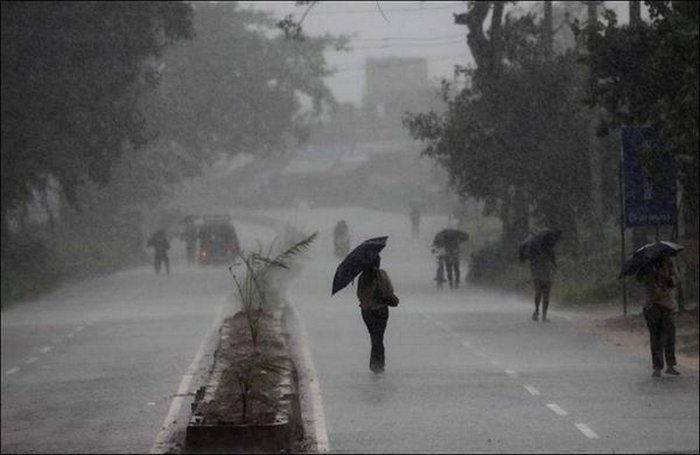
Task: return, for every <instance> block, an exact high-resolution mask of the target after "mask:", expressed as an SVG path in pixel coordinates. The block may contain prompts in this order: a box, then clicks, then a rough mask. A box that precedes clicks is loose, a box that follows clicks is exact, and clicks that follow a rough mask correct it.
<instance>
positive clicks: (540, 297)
mask: <svg viewBox="0 0 700 455" xmlns="http://www.w3.org/2000/svg"><path fill="white" fill-rule="evenodd" d="M533 282H534V284H535V313H537V312H539V311H540V301H541V302H542V316H547V308H549V293H550V292H551V290H552V282H551V281H549V280H541V279H538V278H535V279H534V280H533Z"/></svg>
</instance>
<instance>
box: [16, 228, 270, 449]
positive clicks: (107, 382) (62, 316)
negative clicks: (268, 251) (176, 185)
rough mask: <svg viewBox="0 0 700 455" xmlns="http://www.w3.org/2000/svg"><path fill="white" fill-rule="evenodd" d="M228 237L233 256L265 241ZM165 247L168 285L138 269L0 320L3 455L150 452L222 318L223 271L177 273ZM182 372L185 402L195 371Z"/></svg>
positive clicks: (265, 232) (256, 235)
mask: <svg viewBox="0 0 700 455" xmlns="http://www.w3.org/2000/svg"><path fill="white" fill-rule="evenodd" d="M236 227H237V228H238V231H239V232H238V233H239V237H240V240H241V244H242V245H243V247H244V248H245V247H249V248H255V247H256V244H255V241H256V239H260V240H262V241H265V242H268V241H269V240H270V239H271V238H272V237H273V236H274V231H272V230H270V229H267V228H261V227H260V226H257V225H250V224H246V223H236ZM171 244H172V249H171V255H170V256H171V262H172V264H171V273H170V275H167V276H166V275H156V274H155V273H154V271H153V268H152V267H142V268H138V269H134V270H129V271H125V272H120V273H117V274H114V275H111V276H106V277H102V278H97V279H91V280H87V281H84V282H81V283H74V284H69V285H66V286H64V287H63V288H61V289H59V290H58V291H56V292H54V293H52V294H50V295H48V296H46V297H45V298H43V299H40V300H37V301H33V302H25V303H22V304H20V305H14V306H12V307H11V308H9V309H7V310H3V312H2V453H148V452H149V451H150V450H151V448H152V447H153V446H154V443H155V440H156V437H157V435H159V434H160V432H161V430H162V427H163V425H164V422H165V419H166V416H167V415H168V413H169V410H170V409H171V404H172V403H173V400H174V398H175V397H176V395H177V394H178V392H179V391H178V389H179V388H180V385H181V384H182V383H183V376H184V375H185V374H187V373H188V369H190V368H191V367H192V366H193V365H194V363H193V360H194V358H195V357H196V355H197V353H198V352H200V350H202V348H203V346H202V344H203V343H204V342H205V338H206V337H207V334H208V333H209V332H210V331H211V329H212V324H213V322H214V321H215V320H216V318H217V315H226V314H228V313H231V309H232V307H231V305H230V303H228V302H230V301H229V300H228V297H229V296H230V295H231V293H232V292H233V286H232V285H233V282H232V280H231V276H230V275H229V274H228V271H227V270H226V269H225V267H215V266H211V267H200V266H197V265H194V266H188V264H187V263H186V261H185V260H184V246H183V245H182V244H181V242H179V241H177V240H175V241H172V242H171ZM207 352H208V354H210V352H209V351H207ZM207 362H211V356H210V355H209V356H208V357H207V355H205V356H204V357H203V358H202V361H201V364H202V365H206V363H207ZM192 373H194V377H193V379H192V381H191V384H192V387H191V388H190V389H189V390H188V391H186V392H185V393H189V392H192V391H194V390H195V389H196V387H195V384H196V382H197V378H198V377H201V375H202V374H203V371H196V372H192ZM197 375H199V376H197ZM182 407H183V409H182V411H183V412H182V413H180V415H179V416H178V418H179V419H180V422H178V423H179V425H180V426H181V425H186V420H183V419H186V417H187V414H186V411H188V409H186V408H187V404H186V403H185V404H183V406H182ZM175 430H176V429H173V431H175Z"/></svg>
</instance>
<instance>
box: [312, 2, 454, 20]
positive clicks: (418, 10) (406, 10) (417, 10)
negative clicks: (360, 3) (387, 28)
mask: <svg viewBox="0 0 700 455" xmlns="http://www.w3.org/2000/svg"><path fill="white" fill-rule="evenodd" d="M459 7H462V8H464V7H465V6H464V4H463V3H461V2H455V4H454V5H451V6H436V7H430V8H427V7H426V8H391V9H385V8H382V11H384V12H385V13H424V12H426V11H439V10H446V9H455V8H459ZM334 14H381V13H380V11H379V9H378V8H374V9H367V10H347V11H320V12H319V11H314V10H313V9H312V10H311V11H310V12H309V17H311V16H312V15H313V16H331V15H334Z"/></svg>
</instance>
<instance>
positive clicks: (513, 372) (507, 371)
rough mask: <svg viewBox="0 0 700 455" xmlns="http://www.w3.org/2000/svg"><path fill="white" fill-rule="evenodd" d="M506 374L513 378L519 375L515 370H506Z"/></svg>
mask: <svg viewBox="0 0 700 455" xmlns="http://www.w3.org/2000/svg"><path fill="white" fill-rule="evenodd" d="M505 372H506V374H507V375H508V376H510V377H511V378H517V377H518V372H517V371H515V370H505Z"/></svg>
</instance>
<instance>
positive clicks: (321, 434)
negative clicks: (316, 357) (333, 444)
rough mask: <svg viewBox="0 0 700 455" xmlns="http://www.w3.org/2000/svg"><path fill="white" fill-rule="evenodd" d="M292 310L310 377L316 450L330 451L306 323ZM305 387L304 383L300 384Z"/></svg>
mask: <svg viewBox="0 0 700 455" xmlns="http://www.w3.org/2000/svg"><path fill="white" fill-rule="evenodd" d="M291 308H292V311H293V312H294V313H295V315H296V320H297V322H298V324H299V335H300V336H299V338H300V348H301V356H302V359H301V360H302V363H303V369H304V371H306V375H307V377H308V378H309V384H308V388H309V399H310V401H311V408H312V414H313V432H314V436H315V437H314V439H315V441H316V452H329V451H330V443H329V441H328V431H327V429H326V416H325V413H324V412H323V396H322V394H321V386H320V381H319V379H318V375H317V374H316V368H315V367H314V363H313V359H312V357H311V350H310V349H309V342H308V335H307V332H306V325H305V324H304V320H303V319H302V318H301V316H300V315H299V312H298V311H297V310H296V309H295V308H294V307H293V306H292V307H291ZM300 386H302V387H304V384H303V383H302V384H300Z"/></svg>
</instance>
